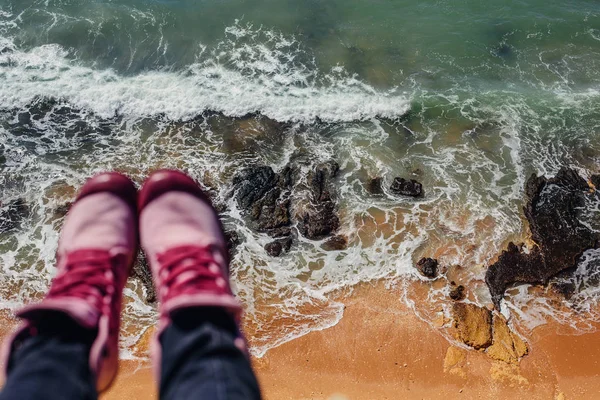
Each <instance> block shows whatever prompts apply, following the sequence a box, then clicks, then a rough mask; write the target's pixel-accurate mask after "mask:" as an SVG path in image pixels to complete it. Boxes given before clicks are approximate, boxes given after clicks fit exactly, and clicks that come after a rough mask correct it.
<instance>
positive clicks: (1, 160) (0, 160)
mask: <svg viewBox="0 0 600 400" xmlns="http://www.w3.org/2000/svg"><path fill="white" fill-rule="evenodd" d="M4 164H6V156H5V155H4V145H3V144H2V143H0V168H2V167H4Z"/></svg>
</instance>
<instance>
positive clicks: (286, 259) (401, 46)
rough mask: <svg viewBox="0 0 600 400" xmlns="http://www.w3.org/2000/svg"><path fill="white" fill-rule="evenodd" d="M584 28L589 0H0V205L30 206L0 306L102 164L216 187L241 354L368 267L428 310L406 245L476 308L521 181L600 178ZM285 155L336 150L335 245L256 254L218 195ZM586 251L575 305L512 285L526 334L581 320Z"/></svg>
mask: <svg viewBox="0 0 600 400" xmlns="http://www.w3.org/2000/svg"><path fill="white" fill-rule="evenodd" d="M598 26H600V5H598V4H597V3H596V2H593V1H576V2H569V4H555V5H549V4H546V3H545V2H541V1H520V2H516V1H514V2H503V3H502V4H486V5H485V6H483V5H482V4H481V2H476V1H468V2H463V3H462V4H460V5H457V4H453V3H450V2H448V1H437V2H432V3H428V4H425V3H423V2H408V1H400V2H384V1H377V2H368V3H365V2H359V1H350V2H349V1H327V2H324V1H304V2H291V1H282V0H279V1H272V0H270V1H262V2H258V1H244V2H241V1H220V2H211V1H152V2H148V1H144V2H142V1H139V0H138V1H132V0H129V1H121V2H118V3H116V2H101V1H65V0H63V1H50V0H46V1H30V0H19V1H17V0H0V189H1V196H0V201H1V202H2V204H3V205H4V207H6V204H8V203H9V202H10V201H11V200H15V199H20V198H22V199H24V200H25V201H26V202H27V204H29V211H28V213H27V215H26V218H25V219H24V220H23V222H22V224H21V226H19V227H16V228H15V229H12V230H10V231H9V232H5V233H0V250H1V251H0V267H1V268H2V271H3V273H2V276H1V278H0V279H1V281H0V282H1V283H2V284H1V285H0V286H1V288H0V300H1V302H2V306H3V307H7V308H15V307H18V306H19V305H20V304H22V303H23V302H24V301H28V300H30V299H31V298H34V297H37V296H39V295H40V294H41V293H43V292H44V290H45V289H46V288H47V286H48V284H49V282H50V279H51V277H52V274H53V261H54V251H55V249H56V243H57V239H58V233H57V232H58V229H59V227H60V224H61V223H62V217H61V216H60V214H57V213H56V212H55V209H56V208H57V207H59V206H61V205H63V204H64V203H65V202H66V201H69V200H71V199H72V197H73V195H74V193H75V192H76V188H77V187H78V186H79V185H81V183H83V181H84V180H85V178H86V177H88V176H90V175H91V174H93V173H95V172H98V171H102V170H106V169H117V170H122V171H125V172H127V173H129V174H130V175H131V176H132V178H134V180H136V182H138V183H139V182H141V181H142V180H143V178H144V177H145V176H146V175H147V173H148V172H149V171H151V170H153V169H155V168H159V167H176V168H181V169H184V170H186V171H188V172H189V173H190V174H191V175H192V176H194V177H195V178H197V179H199V180H201V181H203V182H205V183H208V182H210V185H211V186H213V187H216V188H217V189H219V193H220V195H221V201H222V202H223V203H225V204H226V205H227V211H226V212H225V213H224V218H225V223H226V225H227V226H228V227H235V228H236V230H237V231H238V233H239V234H240V235H241V236H242V238H243V244H242V246H241V247H240V249H239V251H238V252H237V254H236V256H235V258H234V261H233V266H232V271H233V281H234V285H235V290H236V292H237V294H238V296H240V298H241V299H242V300H243V301H244V304H245V306H246V311H247V316H248V321H247V325H248V330H249V332H250V333H251V336H252V338H251V344H252V345H253V350H254V351H255V353H256V354H263V353H264V351H266V350H267V349H268V348H270V347H273V346H275V345H277V344H278V343H282V342H283V341H286V340H289V339H291V338H293V337H295V336H298V335H301V334H303V333H305V332H307V331H310V330H314V329H321V328H324V327H327V326H330V325H331V324H334V323H336V322H337V321H338V320H339V318H340V317H341V315H342V313H343V307H342V305H341V304H339V303H336V302H333V301H330V300H329V298H330V297H331V294H332V293H335V292H337V291H339V290H344V289H347V288H350V287H352V286H353V285H355V284H356V283H359V282H364V281H371V280H376V279H386V280H389V281H390V282H393V283H396V284H400V285H404V286H405V288H406V290H405V296H404V297H403V298H401V299H399V301H407V302H409V303H410V304H414V309H415V312H416V313H417V314H418V315H419V316H421V317H422V318H424V319H426V320H428V321H433V320H434V319H435V318H436V317H437V314H438V313H439V310H440V307H442V308H443V307H444V304H446V301H447V300H445V299H446V295H445V294H446V291H447V288H445V287H438V286H435V287H434V288H433V289H431V290H430V289H427V290H426V291H425V293H424V294H423V293H421V292H420V290H422V289H418V290H417V289H415V285H414V284H413V282H414V281H418V280H420V278H419V276H418V275H417V274H416V272H415V269H414V268H413V267H412V265H413V263H414V261H416V260H417V259H418V258H420V257H421V256H431V255H433V256H435V257H437V258H438V259H439V260H440V261H441V262H442V264H444V265H446V266H453V265H461V266H462V268H461V269H457V268H454V267H451V268H449V271H448V273H447V275H448V277H449V280H451V279H455V280H457V282H459V283H463V284H467V286H468V287H469V289H470V293H471V299H472V300H473V301H477V302H479V303H481V304H485V303H487V302H489V294H488V293H487V290H486V288H485V285H484V284H483V276H484V273H485V265H487V264H489V262H490V260H492V259H493V258H494V257H495V256H496V255H497V254H498V252H499V251H500V250H501V249H502V248H504V246H505V245H506V243H507V242H508V241H509V240H523V239H524V238H525V236H526V232H527V231H526V226H525V224H524V222H523V217H522V213H521V212H520V209H521V207H522V205H523V185H524V182H525V180H526V179H527V177H528V176H529V175H530V174H531V173H538V174H545V175H552V174H554V173H555V172H556V171H557V170H558V169H559V168H560V167H561V166H571V167H574V168H576V169H577V170H578V171H580V173H581V174H582V175H583V176H586V177H587V176H589V175H590V174H592V173H597V172H599V169H598V166H597V165H598V157H599V155H600V84H599V83H598V82H599V78H600V30H599V29H598V28H597V27H598ZM28 112H29V113H30V117H28V114H27V113H28ZM215 113H218V114H215ZM264 117H266V118H269V119H271V120H275V121H279V122H281V123H282V124H280V125H276V124H275V126H277V128H276V129H273V128H272V126H274V124H272V123H269V122H268V121H267V120H266V119H265V118H264ZM292 158H293V159H294V160H300V161H301V162H303V163H304V164H306V165H309V164H310V163H311V162H317V161H326V160H328V159H332V158H333V159H335V160H336V161H337V162H338V163H339V164H340V166H341V173H340V176H339V178H338V179H337V182H336V187H337V190H338V193H337V197H338V199H339V201H340V215H341V220H342V227H341V233H343V234H346V235H348V237H349V241H350V247H349V248H348V249H347V250H344V251H339V252H325V251H323V250H322V249H321V248H320V242H314V241H310V240H306V239H301V240H300V241H299V243H298V244H297V245H295V246H294V247H293V248H292V251H291V252H290V253H289V254H288V255H285V256H283V257H281V258H272V257H269V256H268V255H267V254H266V252H265V250H264V249H263V245H264V244H266V243H267V242H268V241H269V238H268V237H267V236H266V235H262V234H257V233H256V232H254V231H252V230H251V229H250V228H249V227H248V225H247V223H246V222H245V220H244V218H243V217H242V216H241V213H240V210H238V208H237V206H236V204H235V202H234V201H233V200H232V199H231V198H230V197H228V196H227V192H228V191H229V189H230V182H231V178H232V176H233V175H234V174H235V172H236V171H237V170H238V169H239V168H241V167H243V166H246V165H252V164H256V163H264V164H268V165H271V166H273V167H274V168H275V169H276V170H278V169H281V168H282V167H283V166H285V165H286V163H287V162H288V161H289V160H290V159H292ZM306 168H308V167H306ZM374 176H382V177H384V182H385V185H384V186H385V187H386V188H387V187H389V185H390V183H391V181H392V179H393V178H394V177H395V176H405V177H411V178H415V179H418V180H419V181H421V182H422V183H423V185H424V188H425V193H426V196H425V197H424V198H423V199H420V200H416V201H415V200H411V199H406V198H397V197H394V196H392V195H391V193H389V192H386V194H385V195H384V196H383V197H379V198H375V197H372V196H370V195H368V194H367V192H366V190H365V188H364V182H365V181H366V180H367V179H368V178H369V177H374ZM595 207H597V205H590V212H595V211H594V210H597V208H595ZM599 257H600V255H599V254H598V252H594V251H591V252H589V253H588V254H586V257H585V259H584V260H583V261H582V263H581V265H580V266H579V275H578V276H579V279H580V280H581V282H582V291H581V293H580V294H578V295H577V296H575V297H574V298H573V299H571V300H570V301H569V302H567V301H565V300H560V299H558V300H557V299H555V298H553V297H552V296H547V295H545V294H544V293H541V294H540V293H537V294H536V295H533V294H532V292H540V290H537V289H535V288H531V287H529V286H522V287H520V288H518V289H515V290H512V291H509V293H508V296H507V299H506V301H505V305H506V309H505V312H506V313H509V314H510V315H512V316H514V317H515V322H516V323H517V322H518V325H519V326H520V327H521V329H531V328H533V327H534V326H537V325H539V324H542V323H545V321H546V320H547V319H548V318H555V319H557V320H559V321H561V322H563V323H565V324H573V325H576V326H577V327H578V328H579V329H587V328H588V326H587V324H586V321H588V320H594V319H598V317H599V316H600V315H599V314H598V312H597V306H596V302H597V299H598V298H599V297H598V290H597V286H596V285H595V284H594V282H593V280H594V279H590V276H592V277H593V276H594V274H595V273H596V272H594V271H595V269H594V268H593V267H591V266H593V265H596V264H594V262H596V263H597V261H594V260H597V259H598V258H599ZM450 277H452V278H451V279H450ZM584 281H585V282H589V284H588V283H585V282H584ZM584 283H585V284H584ZM421 286H422V285H421ZM425 287H426V288H428V287H429V286H428V285H427V284H426V285H425ZM142 292H143V290H142V288H141V287H138V285H137V283H135V282H131V283H130V286H129V287H128V290H127V292H126V296H127V299H128V301H127V305H126V313H125V315H126V316H125V326H124V328H123V330H124V333H125V336H124V339H123V340H124V343H123V344H124V345H123V350H124V353H125V354H127V353H128V351H127V349H129V348H130V347H131V346H132V344H133V343H134V342H135V341H136V339H137V337H139V335H140V334H141V333H143V331H144V330H145V329H146V328H147V327H148V326H149V325H151V324H152V322H153V321H154V318H155V310H154V308H153V307H151V306H147V305H145V304H144V303H143V301H142V300H141V298H142V297H143V293H142Z"/></svg>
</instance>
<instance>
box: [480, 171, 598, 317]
mask: <svg viewBox="0 0 600 400" xmlns="http://www.w3.org/2000/svg"><path fill="white" fill-rule="evenodd" d="M599 179H600V177H598V176H594V177H592V179H591V181H592V183H593V182H594V181H598V180H599ZM525 195H526V199H527V202H526V205H525V207H524V213H525V217H526V218H527V221H528V223H529V229H530V231H531V238H532V240H533V241H534V242H535V245H536V246H535V247H534V248H533V249H525V246H524V245H523V244H520V245H515V244H514V243H512V242H511V243H509V245H508V247H507V249H506V250H504V251H503V252H502V253H501V254H500V256H499V257H498V260H497V261H496V262H495V263H494V264H492V265H490V266H489V268H488V269H487V272H486V276H485V281H486V284H487V286H488V288H489V290H490V294H491V296H492V300H493V302H494V305H495V306H496V308H497V309H500V302H501V301H502V298H503V297H504V291H505V290H506V289H507V288H508V287H509V286H511V285H513V284H515V283H531V284H543V285H546V284H548V282H549V280H550V278H552V277H554V276H556V275H557V274H558V273H560V272H561V271H567V272H568V271H570V270H571V271H572V270H574V269H575V267H576V266H577V263H578V260H579V258H580V257H581V255H582V254H583V253H584V252H585V251H586V250H588V249H592V248H596V247H597V246H598V244H599V243H600V234H599V233H598V231H597V230H595V229H592V227H591V225H590V224H592V223H597V222H598V221H591V220H589V215H588V216H586V215H584V213H585V212H586V204H588V203H589V202H594V201H595V202H597V201H599V200H600V199H599V198H598V192H597V191H595V190H592V188H591V187H590V185H588V183H587V182H586V181H585V179H583V178H582V177H581V176H579V174H578V173H577V172H576V171H574V170H572V169H569V168H562V169H561V170H560V171H559V172H558V173H557V175H556V176H555V177H554V178H550V179H548V178H545V177H543V176H542V177H538V176H536V175H532V176H531V177H530V178H529V180H528V181H527V184H526V186H525ZM596 217H598V216H596Z"/></svg>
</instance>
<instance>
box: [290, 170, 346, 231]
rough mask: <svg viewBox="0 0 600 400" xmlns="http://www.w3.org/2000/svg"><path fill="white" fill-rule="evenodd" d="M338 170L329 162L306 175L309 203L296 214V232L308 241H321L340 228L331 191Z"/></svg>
mask: <svg viewBox="0 0 600 400" xmlns="http://www.w3.org/2000/svg"><path fill="white" fill-rule="evenodd" d="M339 168H340V167H339V165H338V164H337V163H336V162H335V161H330V162H327V163H323V164H319V165H317V166H316V167H315V168H314V169H313V170H312V171H311V172H310V173H309V174H308V189H309V193H310V194H309V196H310V202H308V203H305V204H304V205H303V206H302V207H301V209H300V210H298V212H297V217H298V230H299V231H300V233H301V234H302V235H303V236H305V237H306V238H308V239H313V240H316V239H322V238H323V237H325V236H328V235H330V234H332V233H333V232H335V231H336V230H338V228H339V227H340V219H339V217H338V215H337V205H336V203H335V196H334V189H333V179H334V178H335V177H336V176H337V173H338V171H339Z"/></svg>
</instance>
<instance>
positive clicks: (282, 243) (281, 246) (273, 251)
mask: <svg viewBox="0 0 600 400" xmlns="http://www.w3.org/2000/svg"><path fill="white" fill-rule="evenodd" d="M292 243H293V239H292V237H291V236H289V237H286V238H282V239H277V240H275V241H273V242H271V243H267V244H266V245H265V250H266V251H267V253H268V254H269V255H270V256H271V257H277V256H279V255H281V253H282V252H284V251H285V252H288V251H290V249H291V248H292Z"/></svg>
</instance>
